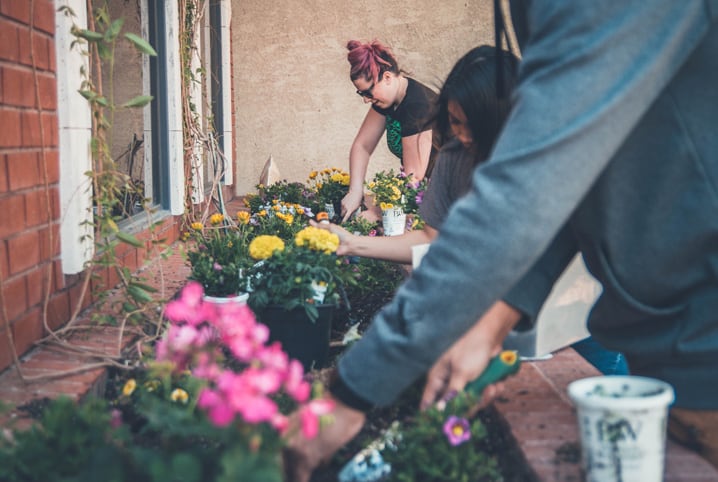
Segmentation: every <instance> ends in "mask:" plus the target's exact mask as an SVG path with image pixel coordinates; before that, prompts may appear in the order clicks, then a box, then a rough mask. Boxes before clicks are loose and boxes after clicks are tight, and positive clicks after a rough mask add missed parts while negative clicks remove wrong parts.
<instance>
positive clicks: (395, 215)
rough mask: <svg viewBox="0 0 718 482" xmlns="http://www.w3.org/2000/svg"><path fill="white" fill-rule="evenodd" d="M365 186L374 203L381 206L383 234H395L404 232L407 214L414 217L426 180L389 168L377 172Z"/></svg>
mask: <svg viewBox="0 0 718 482" xmlns="http://www.w3.org/2000/svg"><path fill="white" fill-rule="evenodd" d="M367 188H368V190H369V192H370V193H371V194H372V195H373V197H374V203H375V204H376V205H378V206H379V207H380V208H381V212H382V226H383V228H384V235H385V236H397V235H400V234H404V231H405V229H406V225H407V222H406V221H407V215H412V216H413V217H415V218H416V216H417V214H418V211H419V204H421V200H422V198H423V196H424V190H425V189H426V181H425V180H423V179H422V180H421V181H415V180H414V178H413V175H411V174H409V175H407V174H405V173H404V172H403V171H401V172H399V173H394V171H393V170H391V169H390V170H389V171H380V172H377V173H376V174H375V175H374V178H373V180H372V181H371V182H369V183H368V184H367ZM416 219H417V220H418V218H416ZM412 226H413V223H412Z"/></svg>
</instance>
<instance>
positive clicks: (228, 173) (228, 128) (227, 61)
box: [220, 0, 234, 184]
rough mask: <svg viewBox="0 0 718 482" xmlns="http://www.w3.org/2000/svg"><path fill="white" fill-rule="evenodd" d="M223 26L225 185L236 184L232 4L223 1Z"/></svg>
mask: <svg viewBox="0 0 718 482" xmlns="http://www.w3.org/2000/svg"><path fill="white" fill-rule="evenodd" d="M220 9H221V16H222V21H221V23H222V26H221V32H220V39H221V40H220V42H221V44H222V113H223V115H222V117H223V119H222V126H223V128H224V131H223V132H222V134H223V135H222V152H223V153H224V159H225V166H224V169H225V170H224V184H234V157H233V155H232V152H233V151H232V140H233V136H232V132H233V129H232V56H231V53H232V48H231V45H232V44H231V42H232V39H231V36H230V25H231V22H232V2H231V1H230V0H221V3H220Z"/></svg>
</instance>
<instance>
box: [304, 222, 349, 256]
mask: <svg viewBox="0 0 718 482" xmlns="http://www.w3.org/2000/svg"><path fill="white" fill-rule="evenodd" d="M294 243H295V244H296V245H297V246H306V247H308V248H309V249H311V250H314V251H324V252H325V253H327V254H329V253H334V252H336V250H337V248H338V247H339V236H337V235H336V234H334V233H330V232H329V231H327V230H325V229H319V228H315V227H314V226H307V227H306V228H304V229H302V230H301V231H299V232H298V233H297V235H296V236H295V237H294Z"/></svg>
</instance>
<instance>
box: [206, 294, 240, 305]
mask: <svg viewBox="0 0 718 482" xmlns="http://www.w3.org/2000/svg"><path fill="white" fill-rule="evenodd" d="M202 299H203V300H204V301H205V302H207V303H212V304H214V305H226V304H228V303H239V304H245V303H247V300H248V299H249V293H240V294H238V295H233V296H209V295H203V296H202Z"/></svg>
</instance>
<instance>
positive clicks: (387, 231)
mask: <svg viewBox="0 0 718 482" xmlns="http://www.w3.org/2000/svg"><path fill="white" fill-rule="evenodd" d="M381 223H382V226H383V227H384V236H399V235H402V234H404V231H405V230H406V214H405V213H404V211H403V210H402V209H401V208H391V209H384V210H383V211H382V212H381Z"/></svg>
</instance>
